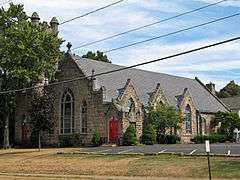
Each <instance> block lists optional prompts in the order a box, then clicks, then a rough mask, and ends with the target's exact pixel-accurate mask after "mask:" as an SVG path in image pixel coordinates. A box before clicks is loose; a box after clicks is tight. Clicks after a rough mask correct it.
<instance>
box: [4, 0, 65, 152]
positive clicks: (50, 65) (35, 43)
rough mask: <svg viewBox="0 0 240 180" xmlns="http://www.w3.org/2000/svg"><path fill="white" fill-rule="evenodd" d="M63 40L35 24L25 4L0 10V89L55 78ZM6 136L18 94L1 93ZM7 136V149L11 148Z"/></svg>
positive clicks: (22, 86)
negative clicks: (27, 12) (45, 77)
mask: <svg viewBox="0 0 240 180" xmlns="http://www.w3.org/2000/svg"><path fill="white" fill-rule="evenodd" d="M61 43H62V40H61V39H59V38H58V37H57V35H56V34H53V33H49V32H48V30H47V29H46V28H45V27H43V26H40V25H34V24H32V23H31V22H30V21H29V17H28V16H27V15H26V14H25V12H24V8H23V5H14V4H12V3H11V4H10V7H9V8H8V9H4V8H1V9H0V54H1V56H0V90H1V91H8V90H11V89H19V88H24V87H27V86H33V85H35V84H36V83H37V82H39V80H40V78H41V76H42V75H43V74H47V75H48V76H49V78H51V77H53V75H54V73H55V72H56V70H57V66H56V64H57V63H58V61H60V59H61V55H62V54H61V52H60V45H61ZM0 96H1V97H0V99H1V102H0V103H1V107H0V108H1V112H4V119H3V121H4V122H5V126H6V127H7V128H5V130H6V133H4V134H5V135H7V134H8V123H9V116H10V114H11V113H12V112H13V111H14V104H15V93H11V94H10V93H8V94H1V95H0ZM7 138H8V137H7V136H5V140H4V142H5V147H7V146H8V145H9V142H8V140H7Z"/></svg>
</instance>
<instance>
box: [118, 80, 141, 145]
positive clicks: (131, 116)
mask: <svg viewBox="0 0 240 180" xmlns="http://www.w3.org/2000/svg"><path fill="white" fill-rule="evenodd" d="M122 91H123V93H122V94H121V96H120V97H119V98H118V101H117V103H118V104H119V105H120V106H121V107H123V108H124V109H125V111H123V115H122V132H121V138H122V136H123V133H125V131H126V129H127V128H128V126H129V125H130V124H134V125H135V126H136V136H137V140H138V141H139V140H140V137H141V136H142V130H143V123H144V109H143V104H142V102H141V101H140V99H139V98H138V95H137V93H136V91H135V89H134V85H133V84H132V83H131V82H130V79H129V80H127V82H126V85H125V87H124V88H123V89H122ZM130 99H132V100H133V102H134V111H131V110H130V109H128V103H129V100H130Z"/></svg>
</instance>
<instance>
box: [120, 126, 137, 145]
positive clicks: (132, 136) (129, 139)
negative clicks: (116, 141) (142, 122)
mask: <svg viewBox="0 0 240 180" xmlns="http://www.w3.org/2000/svg"><path fill="white" fill-rule="evenodd" d="M136 143H137V138H136V128H135V127H134V125H133V124H130V125H129V126H128V128H127V130H126V132H125V133H124V134H123V145H125V146H133V145H136Z"/></svg>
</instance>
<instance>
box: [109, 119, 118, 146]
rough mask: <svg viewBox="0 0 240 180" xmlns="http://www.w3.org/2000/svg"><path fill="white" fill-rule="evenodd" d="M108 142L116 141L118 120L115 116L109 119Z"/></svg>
mask: <svg viewBox="0 0 240 180" xmlns="http://www.w3.org/2000/svg"><path fill="white" fill-rule="evenodd" d="M108 132H109V135H108V136H109V143H117V142H118V121H117V120H116V119H115V118H113V117H112V118H111V119H110V120H109V131H108Z"/></svg>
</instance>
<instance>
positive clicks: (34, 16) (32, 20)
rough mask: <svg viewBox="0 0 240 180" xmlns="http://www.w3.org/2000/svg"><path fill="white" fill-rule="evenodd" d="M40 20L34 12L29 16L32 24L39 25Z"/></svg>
mask: <svg viewBox="0 0 240 180" xmlns="http://www.w3.org/2000/svg"><path fill="white" fill-rule="evenodd" d="M39 21H40V18H39V16H38V14H37V13H36V12H34V13H33V14H32V16H31V22H32V24H35V25H39Z"/></svg>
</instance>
